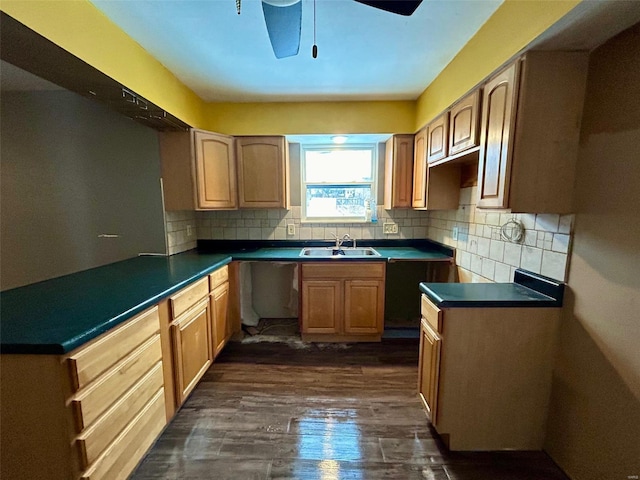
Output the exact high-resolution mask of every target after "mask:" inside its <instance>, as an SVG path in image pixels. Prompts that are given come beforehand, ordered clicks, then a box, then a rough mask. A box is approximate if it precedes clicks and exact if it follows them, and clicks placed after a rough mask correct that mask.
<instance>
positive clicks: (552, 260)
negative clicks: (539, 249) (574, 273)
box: [540, 251, 567, 281]
mask: <svg viewBox="0 0 640 480" xmlns="http://www.w3.org/2000/svg"><path fill="white" fill-rule="evenodd" d="M566 267H567V255H566V254H565V253H558V252H551V251H545V252H543V254H542V269H541V271H540V273H541V274H542V275H546V276H547V277H551V278H555V279H556V280H560V281H564V280H565V272H566Z"/></svg>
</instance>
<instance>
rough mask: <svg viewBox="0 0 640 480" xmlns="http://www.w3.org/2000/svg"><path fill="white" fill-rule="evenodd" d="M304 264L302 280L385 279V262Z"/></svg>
mask: <svg viewBox="0 0 640 480" xmlns="http://www.w3.org/2000/svg"><path fill="white" fill-rule="evenodd" d="M339 262H340V264H339V265H338V264H336V263H333V262H332V263H310V264H309V263H303V264H302V278H332V279H337V278H347V279H352V278H378V279H383V278H384V262H375V263H369V262H367V263H365V262H348V263H345V262H342V261H341V260H339Z"/></svg>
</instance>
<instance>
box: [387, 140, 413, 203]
mask: <svg viewBox="0 0 640 480" xmlns="http://www.w3.org/2000/svg"><path fill="white" fill-rule="evenodd" d="M413 140H414V139H413V135H394V136H392V137H391V138H390V139H389V140H387V143H386V152H385V161H384V208H386V209H387V210H389V209H391V208H411V195H412V191H413Z"/></svg>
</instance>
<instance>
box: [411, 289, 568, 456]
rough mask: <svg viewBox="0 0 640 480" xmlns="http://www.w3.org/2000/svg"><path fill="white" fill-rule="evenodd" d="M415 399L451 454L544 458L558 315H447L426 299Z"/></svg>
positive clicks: (540, 311) (512, 311)
mask: <svg viewBox="0 0 640 480" xmlns="http://www.w3.org/2000/svg"><path fill="white" fill-rule="evenodd" d="M421 311H422V324H421V330H422V331H421V342H420V363H419V381H418V392H419V395H420V398H421V400H422V401H423V403H424V405H425V408H426V411H427V414H428V416H429V418H430V420H431V423H432V424H433V426H434V427H435V429H436V430H437V432H438V433H439V434H440V436H441V437H442V439H443V441H444V442H445V444H446V445H447V446H448V447H449V449H451V450H511V449H513V450H541V449H542V445H543V440H544V426H545V424H546V418H547V411H548V405H549V396H550V391H551V376H552V368H553V359H554V351H555V347H556V345H555V344H556V340H555V339H556V331H557V328H558V323H559V318H560V309H559V308H523V307H509V308H493V307H490V308H479V307H472V308H443V309H439V308H438V307H437V306H436V305H434V304H433V303H432V302H430V301H429V299H428V298H427V297H426V295H423V296H422V309H421Z"/></svg>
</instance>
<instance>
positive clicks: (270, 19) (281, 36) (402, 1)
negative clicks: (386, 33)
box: [236, 0, 422, 58]
mask: <svg viewBox="0 0 640 480" xmlns="http://www.w3.org/2000/svg"><path fill="white" fill-rule="evenodd" d="M354 1H356V2H358V3H362V4H364V5H368V6H370V7H374V8H379V9H381V10H384V11H387V12H391V13H395V14H398V15H404V16H409V15H411V14H412V13H413V12H415V10H416V9H417V8H418V6H419V5H420V3H422V0H354ZM239 4H240V2H239V0H236V5H237V7H238V13H240V9H239V8H240V7H239ZM262 11H263V13H264V21H265V23H266V25H267V32H268V33H269V40H270V41H271V46H272V47H273V53H274V54H275V56H276V58H285V57H292V56H295V55H297V54H298V51H299V49H300V31H301V28H302V0H262ZM316 55H317V47H316V45H315V0H314V46H313V57H314V58H315V57H316Z"/></svg>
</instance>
